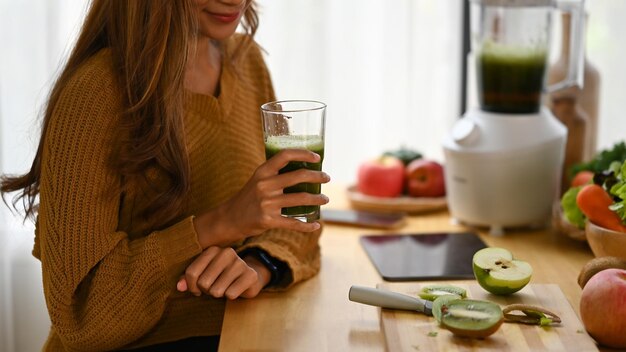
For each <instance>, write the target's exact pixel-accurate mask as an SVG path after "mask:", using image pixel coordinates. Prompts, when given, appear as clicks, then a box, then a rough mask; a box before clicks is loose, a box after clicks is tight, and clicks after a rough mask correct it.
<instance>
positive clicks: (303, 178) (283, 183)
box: [268, 169, 330, 189]
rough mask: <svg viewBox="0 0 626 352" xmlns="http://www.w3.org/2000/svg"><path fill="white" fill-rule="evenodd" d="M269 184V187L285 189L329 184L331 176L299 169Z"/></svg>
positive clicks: (276, 178)
mask: <svg viewBox="0 0 626 352" xmlns="http://www.w3.org/2000/svg"><path fill="white" fill-rule="evenodd" d="M270 180H271V181H269V182H268V187H272V188H280V189H282V188H285V187H291V186H295V185H297V184H300V183H316V184H321V183H328V182H329V181H330V176H329V175H328V174H327V173H325V172H323V171H313V170H308V169H298V170H295V171H291V172H286V173H284V174H280V175H278V176H276V177H274V178H272V179H270Z"/></svg>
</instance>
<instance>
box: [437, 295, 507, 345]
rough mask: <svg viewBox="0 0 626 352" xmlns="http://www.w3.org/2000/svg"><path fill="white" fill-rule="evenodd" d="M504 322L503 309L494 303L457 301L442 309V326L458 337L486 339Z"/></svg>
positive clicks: (471, 300) (467, 300)
mask: <svg viewBox="0 0 626 352" xmlns="http://www.w3.org/2000/svg"><path fill="white" fill-rule="evenodd" d="M503 321H504V315H503V314H502V309H501V308H500V306H499V305H497V304H495V303H492V302H487V301H478V300H473V299H457V300H453V301H450V302H448V303H446V304H444V305H443V306H442V307H441V326H442V327H444V328H446V329H448V330H450V331H451V332H452V333H453V334H455V335H457V336H462V337H474V338H485V337H487V336H489V335H491V334H493V333H494V332H496V331H497V330H498V328H499V327H500V325H502V322H503Z"/></svg>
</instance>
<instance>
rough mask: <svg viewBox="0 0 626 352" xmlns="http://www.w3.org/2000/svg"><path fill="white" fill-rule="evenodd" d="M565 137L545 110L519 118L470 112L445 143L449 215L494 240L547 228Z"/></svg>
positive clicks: (556, 188) (557, 191)
mask: <svg viewBox="0 0 626 352" xmlns="http://www.w3.org/2000/svg"><path fill="white" fill-rule="evenodd" d="M566 135H567V129H566V128H565V126H563V125H562V124H561V123H560V122H559V121H558V120H557V119H556V118H555V117H554V116H553V115H552V113H550V111H549V110H548V109H547V108H542V110H541V111H540V112H539V113H537V114H518V115H516V114H496V113H489V112H485V111H480V110H470V111H468V112H467V113H466V114H465V115H464V116H463V118H461V119H460V120H459V121H457V122H456V124H455V125H454V126H453V128H452V130H451V133H450V134H449V135H448V136H447V137H446V139H445V140H444V143H443V147H444V154H445V157H446V162H445V178H446V193H447V200H448V208H449V210H450V215H451V216H452V217H453V218H456V219H457V220H459V221H460V222H462V223H465V224H471V225H474V226H478V227H483V228H484V227H488V228H490V233H491V234H492V235H501V234H503V233H504V232H505V229H511V230H513V229H519V228H524V227H529V226H530V227H538V226H543V225H544V224H546V223H549V220H550V217H551V214H552V204H553V203H554V201H555V200H556V199H558V195H559V188H560V187H559V186H560V184H559V182H560V178H561V167H562V165H563V156H564V151H565V140H566Z"/></svg>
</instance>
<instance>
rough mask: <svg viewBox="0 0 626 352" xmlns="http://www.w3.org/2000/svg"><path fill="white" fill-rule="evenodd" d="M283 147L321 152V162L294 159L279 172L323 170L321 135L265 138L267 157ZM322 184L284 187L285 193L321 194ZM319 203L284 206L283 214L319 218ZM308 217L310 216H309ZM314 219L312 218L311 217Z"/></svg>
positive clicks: (301, 184) (322, 142)
mask: <svg viewBox="0 0 626 352" xmlns="http://www.w3.org/2000/svg"><path fill="white" fill-rule="evenodd" d="M283 149H308V150H310V151H312V152H315V153H317V154H319V156H320V157H321V160H320V162H319V163H307V162H302V161H293V162H290V163H289V164H287V166H285V167H284V168H282V169H281V170H280V172H279V173H281V174H283V173H285V172H289V171H294V170H298V169H302V168H305V169H309V170H315V171H321V170H322V160H324V141H323V140H322V138H321V137H320V136H314V135H310V136H309V135H295V136H268V137H266V140H265V157H266V158H267V159H269V158H271V157H273V156H274V155H276V154H278V152H280V151H281V150H283ZM320 191H321V185H320V184H319V183H299V184H297V185H295V186H292V187H287V188H285V189H284V191H283V192H284V193H300V192H308V193H312V194H320ZM319 210H320V207H319V205H301V206H296V207H290V208H283V209H282V212H281V213H282V214H283V215H287V216H306V215H312V216H314V217H315V219H319ZM307 218H308V217H307ZM311 219H312V218H311Z"/></svg>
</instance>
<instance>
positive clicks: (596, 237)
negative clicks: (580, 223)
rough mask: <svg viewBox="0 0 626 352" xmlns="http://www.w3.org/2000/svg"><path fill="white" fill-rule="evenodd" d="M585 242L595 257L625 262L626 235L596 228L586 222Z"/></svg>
mask: <svg viewBox="0 0 626 352" xmlns="http://www.w3.org/2000/svg"><path fill="white" fill-rule="evenodd" d="M585 232H586V234H587V242H589V247H591V251H592V252H593V254H594V255H595V256H596V257H607V256H608V257H618V258H622V259H624V260H626V233H623V232H617V231H613V230H609V229H605V228H603V227H600V226H597V225H595V224H594V223H592V222H591V221H587V226H586V227H585Z"/></svg>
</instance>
